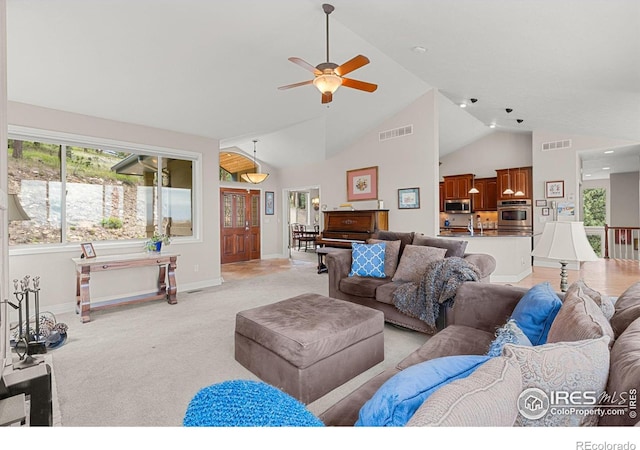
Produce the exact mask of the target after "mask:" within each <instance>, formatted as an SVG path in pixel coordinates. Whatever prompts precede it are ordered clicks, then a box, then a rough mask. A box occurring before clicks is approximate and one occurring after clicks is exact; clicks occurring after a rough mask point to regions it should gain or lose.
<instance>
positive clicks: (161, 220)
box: [7, 139, 193, 245]
mask: <svg viewBox="0 0 640 450" xmlns="http://www.w3.org/2000/svg"><path fill="white" fill-rule="evenodd" d="M7 160H8V182H9V193H10V194H17V197H18V200H19V202H20V205H21V206H22V208H23V209H24V211H25V212H26V214H27V215H28V216H29V220H16V221H11V222H10V223H9V244H10V245H24V244H61V243H67V242H96V241H119V240H129V239H146V238H147V237H149V236H150V235H151V234H153V232H154V230H158V231H160V232H164V233H167V234H169V235H172V236H191V235H192V234H193V228H192V217H193V209H192V191H193V189H192V186H193V162H192V161H191V160H185V159H176V158H173V157H162V155H160V154H158V155H149V154H147V153H146V152H145V153H137V152H136V151H135V149H131V151H130V152H128V151H127V152H125V151H122V150H109V149H101V148H92V147H88V146H74V145H65V144H53V143H45V142H37V141H35V140H26V139H10V140H9V142H8V158H7ZM158 165H160V171H159V170H158ZM158 204H161V205H162V208H158Z"/></svg>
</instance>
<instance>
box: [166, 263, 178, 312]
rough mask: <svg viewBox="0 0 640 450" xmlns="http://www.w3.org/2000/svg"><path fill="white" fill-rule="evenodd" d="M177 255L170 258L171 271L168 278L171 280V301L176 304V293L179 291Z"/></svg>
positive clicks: (169, 292)
mask: <svg viewBox="0 0 640 450" xmlns="http://www.w3.org/2000/svg"><path fill="white" fill-rule="evenodd" d="M177 259H178V258H177V257H175V256H172V257H171V258H169V264H168V266H169V272H168V274H167V279H168V281H169V291H168V294H169V300H168V301H169V303H170V304H172V305H175V304H176V303H178V299H177V298H176V294H177V293H178V285H177V284H176V261H177Z"/></svg>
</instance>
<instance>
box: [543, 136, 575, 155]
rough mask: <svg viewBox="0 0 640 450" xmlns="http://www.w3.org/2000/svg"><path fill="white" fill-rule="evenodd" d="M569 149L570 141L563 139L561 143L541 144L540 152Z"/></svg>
mask: <svg viewBox="0 0 640 450" xmlns="http://www.w3.org/2000/svg"><path fill="white" fill-rule="evenodd" d="M569 147H571V139H564V140H562V141H553V142H543V143H542V151H543V152H548V151H549V150H560V149H562V148H569Z"/></svg>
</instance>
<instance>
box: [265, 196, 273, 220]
mask: <svg viewBox="0 0 640 450" xmlns="http://www.w3.org/2000/svg"><path fill="white" fill-rule="evenodd" d="M273 211H274V197H273V192H271V191H265V192H264V213H265V214H266V215H267V216H273V214H274V212H273Z"/></svg>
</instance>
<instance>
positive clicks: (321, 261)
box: [318, 253, 328, 273]
mask: <svg viewBox="0 0 640 450" xmlns="http://www.w3.org/2000/svg"><path fill="white" fill-rule="evenodd" d="M324 255H325V253H318V273H325V272H328V269H327V266H326V265H325V263H324Z"/></svg>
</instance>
